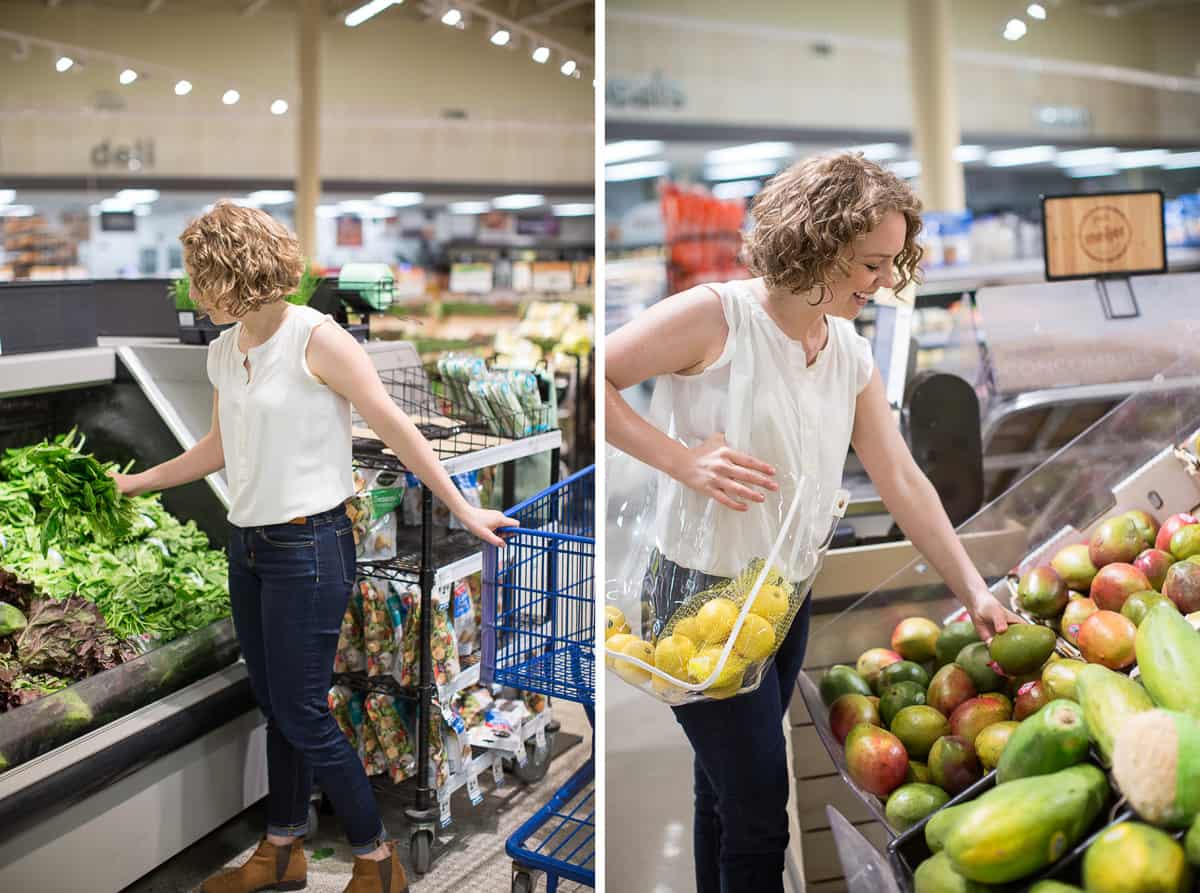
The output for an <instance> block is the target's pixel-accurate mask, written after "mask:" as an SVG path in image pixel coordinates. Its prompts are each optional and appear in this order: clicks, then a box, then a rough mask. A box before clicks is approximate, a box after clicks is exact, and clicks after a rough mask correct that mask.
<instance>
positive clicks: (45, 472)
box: [0, 431, 229, 710]
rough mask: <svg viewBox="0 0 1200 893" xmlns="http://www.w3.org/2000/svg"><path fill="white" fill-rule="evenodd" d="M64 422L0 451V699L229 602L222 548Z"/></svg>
mask: <svg viewBox="0 0 1200 893" xmlns="http://www.w3.org/2000/svg"><path fill="white" fill-rule="evenodd" d="M82 446H83V442H82V438H81V437H79V436H78V435H77V434H76V432H74V431H72V432H70V433H69V434H67V435H63V436H61V437H58V438H56V439H55V440H54V441H52V442H46V441H43V442H42V443H40V444H36V445H34V446H31V447H27V448H23V449H10V450H8V451H6V453H5V455H4V457H3V459H0V569H2V570H0V710H3V709H5V708H7V707H13V706H19V705H20V704H23V703H27V702H28V701H29V700H32V699H34V698H36V697H38V696H40V695H42V694H48V693H50V692H52V691H56V690H58V689H59V688H62V687H63V686H64V685H66V684H69V682H71V681H75V680H78V679H81V678H84V677H86V676H88V675H92V674H93V673H96V672H99V671H101V670H104V669H108V668H110V667H112V666H115V665H116V664H118V663H121V662H122V661H124V660H127V659H128V658H129V657H131V656H133V655H134V654H136V653H138V652H139V651H143V650H146V649H148V648H150V647H154V646H157V645H159V644H162V643H165V642H168V641H170V640H172V639H174V638H176V637H178V636H180V635H183V634H184V633H187V632H190V631H192V630H195V629H199V628H201V627H203V626H205V625H207V624H209V623H211V622H213V621H214V620H217V619H219V618H221V617H224V616H226V615H227V614H228V611H229V608H228V589H227V583H226V579H227V565H226V560H225V556H224V555H223V554H222V553H220V552H216V551H213V550H212V549H210V548H209V545H208V539H207V537H205V535H204V534H203V533H202V532H200V531H199V530H198V529H197V528H196V526H195V524H193V523H192V522H188V523H187V524H182V523H180V522H179V521H178V520H177V519H176V518H174V517H173V516H171V515H170V514H168V513H167V512H166V510H165V509H163V507H162V505H161V503H160V501H159V497H158V496H157V495H155V496H141V497H136V498H133V499H129V498H125V497H122V496H121V495H120V494H119V493H118V492H117V490H116V487H115V484H114V482H113V481H112V479H111V477H110V476H109V474H108V472H109V470H110V469H111V468H112V466H111V465H104V464H101V463H99V462H97V461H96V460H95V459H94V458H93V457H91V456H88V455H85V454H84V453H82V452H81V450H82Z"/></svg>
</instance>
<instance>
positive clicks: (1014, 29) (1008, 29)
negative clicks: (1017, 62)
mask: <svg viewBox="0 0 1200 893" xmlns="http://www.w3.org/2000/svg"><path fill="white" fill-rule="evenodd" d="M1028 30H1029V29H1028V28H1027V27H1026V26H1025V23H1024V22H1022V21H1021V20H1020V19H1009V20H1008V24H1007V25H1005V26H1004V39H1005V40H1020V39H1021V38H1022V37H1024V36H1025V33H1026V32H1027V31H1028Z"/></svg>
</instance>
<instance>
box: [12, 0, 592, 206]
mask: <svg viewBox="0 0 1200 893" xmlns="http://www.w3.org/2000/svg"><path fill="white" fill-rule="evenodd" d="M192 7H193V8H194V12H193V11H192V10H191V9H187V10H185V11H182V12H180V11H178V10H179V6H178V5H176V6H174V7H171V8H170V9H171V11H170V12H168V11H167V10H163V11H161V12H159V13H156V14H153V15H146V14H144V13H142V12H134V11H122V10H117V9H102V8H97V7H92V6H83V5H77V4H70V5H63V6H60V7H57V8H53V9H51V8H49V7H47V6H46V5H33V4H28V3H19V2H12V0H8V2H0V29H3V30H6V31H11V32H16V33H22V34H28V35H32V36H36V37H41V38H45V39H50V40H61V41H63V42H64V43H71V44H76V45H79V46H83V47H87V48H92V49H98V50H105V51H107V52H110V53H117V54H121V55H123V56H128V57H129V58H130V60H139V59H140V60H145V61H147V62H151V63H156V64H159V65H166V66H170V67H171V68H172V69H177V70H179V71H181V72H186V73H187V76H188V78H189V80H191V81H192V82H193V84H194V90H193V92H192V93H191V94H190V95H188V96H184V97H177V96H175V94H174V92H173V89H172V87H173V80H172V78H171V77H170V76H163V75H161V74H158V75H155V74H150V75H148V76H147V77H145V78H142V79H139V81H137V82H136V83H134V84H133V85H130V86H128V87H123V86H121V85H120V84H119V83H118V82H117V74H118V70H117V68H116V67H115V66H111V65H107V64H102V63H99V62H96V63H93V64H90V65H88V66H87V67H86V68H83V67H82V66H77V68H76V70H72V71H70V72H67V73H66V74H58V73H57V72H55V70H54V67H53V61H54V60H53V57H52V56H51V55H50V54H49V53H48V52H47V51H46V50H44V49H38V48H36V47H35V48H33V49H31V52H30V55H29V57H28V58H26V59H24V60H23V61H22V60H18V59H14V58H13V54H12V53H10V52H4V53H0V176H2V175H4V174H22V175H31V174H46V175H52V174H82V173H100V172H103V171H98V170H97V169H96V167H95V166H94V165H93V164H92V163H91V154H92V150H93V148H95V147H96V146H98V145H100V144H102V143H103V142H104V141H105V140H109V141H110V142H111V143H112V144H115V145H132V144H134V143H135V142H136V141H137V140H139V139H140V140H143V141H145V140H153V141H154V163H153V171H151V170H149V169H144V171H143V173H145V174H150V173H152V172H153V173H156V174H158V175H183V176H190V177H196V176H222V177H229V176H257V177H270V178H281V177H292V176H294V175H295V168H296V139H295V117H294V116H295V108H296V104H297V102H298V98H299V97H298V96H297V95H296V90H297V87H296V82H297V78H296V76H295V72H296V70H297V61H296V52H297V46H296V45H297V38H296V27H297V26H296V18H295V14H294V13H293V12H292V11H291V10H289V9H287V8H286V7H282V8H280V7H273V6H268V7H267V8H266V9H264V10H263V11H262V12H260V13H258V14H256V15H253V16H239V15H235V14H232V13H228V12H219V11H214V10H213V9H212V8H211V7H210V6H208V5H207V4H193V5H192ZM549 33H550V34H551V36H555V37H559V38H561V39H563V40H572V41H574V42H575V43H577V44H583V45H580V46H578V47H577V48H578V49H579V51H580V52H581V53H582V54H584V55H586V56H591V55H592V54H593V52H594V51H593V49H592V47H591V46H590V41H582V40H580V34H579V32H577V31H573V32H553V31H552V30H551V31H550V32H549ZM322 40H323V43H322V53H323V56H322V63H321V87H320V92H321V102H322V118H321V172H322V176H323V177H324V178H331V179H357V180H386V181H403V182H408V183H421V182H442V183H445V182H450V183H455V182H463V183H487V182H495V183H515V184H531V183H539V184H587V183H590V182H591V179H592V173H593V158H594V151H593V133H594V130H593V124H592V118H593V114H594V101H593V100H594V94H593V87H592V84H591V78H590V73H589V76H588V78H587V79H586V80H585V79H583V78H568V77H564V76H563V75H561V74H560V73H559V72H558V70H557V65H549V64H548V65H538V64H536V63H534V62H533V61H532V60H531V59H530V58H529V53H528V52H527V51H526V49H525V48H523V47H522V48H516V47H514V48H512V49H509V48H500V47H495V46H492V45H491V44H490V43H489V42H488V35H487V31H486V28H485V26H484V25H483V24H482V23H476V24H474V25H472V27H470V28H468V29H467V30H465V31H462V30H457V29H452V28H447V27H446V26H444V25H442V24H440V22H438V20H437V19H436V18H432V19H429V20H424V21H423V20H422V19H421V17H420V16H419V15H417V14H416V13H415V12H414V10H412V9H409V8H407V7H406V6H402V7H393V8H392V9H390V10H388V11H387V12H386V13H385V14H381V15H379V16H377V17H376V18H375V19H372V20H370V21H369V22H367V23H365V24H364V25H361V26H359V27H357V28H354V29H351V28H347V27H346V26H345V25H343V24H342V23H341V22H340V21H338V20H336V19H334V18H332V17H329V18H327V19H326V20H325V25H324V27H323V31H322ZM8 47H9V45H8V44H7V43H6V44H5V49H6V50H7V49H8ZM80 69H82V70H80ZM230 87H234V88H236V89H238V90H239V91H240V92H241V93H242V96H243V98H242V100H241V102H239V103H238V104H237V105H235V106H232V107H228V106H224V105H222V104H221V101H220V97H221V94H222V93H223V92H224V91H225V90H226V89H229V88H230ZM277 98H282V99H285V100H287V101H288V102H289V104H290V105H291V106H292V109H291V110H290V111H289V112H288V114H286V115H283V116H281V117H275V116H273V115H271V114H270V113H269V111H268V106H269V104H270V103H271V102H272V101H273V100H275V99H277Z"/></svg>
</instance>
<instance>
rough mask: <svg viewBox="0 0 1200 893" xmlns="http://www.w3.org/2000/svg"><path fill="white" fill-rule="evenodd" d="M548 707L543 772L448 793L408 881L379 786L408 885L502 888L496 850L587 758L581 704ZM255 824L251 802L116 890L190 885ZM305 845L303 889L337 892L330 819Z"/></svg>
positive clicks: (447, 890) (387, 799)
mask: <svg viewBox="0 0 1200 893" xmlns="http://www.w3.org/2000/svg"><path fill="white" fill-rule="evenodd" d="M554 712H555V717H556V718H557V719H558V721H559V722H560V723H561V725H562V729H561V731H560V732H559V735H558V737H557V740H556V757H555V759H554V760H553V762H552V763H551V764H550V769H549V771H548V772H547V774H546V777H545V779H543V780H542V781H541V782H540V783H538V784H537V785H534V786H531V787H525V786H524V785H522V784H521V783H520V782H518V781H517V780H516V779H515V778H513V777H511V776H510V777H509V778H508V779H507V780H506V782H505V784H504V786H503V787H502V788H501V789H500V790H499V792H496V793H493V790H492V782H491V778H490V774H488V776H487V777H485V778H481V779H480V786H481V788H482V789H483V792H484V800H483V803H482V804H481V805H480V806H479V807H477V808H473V807H472V806H471V804H470V801H469V800H468V799H467V794H466V791H465V790H462V791H459V792H458V793H456V794H455V795H454V797H453V799H452V800H451V810H452V812H453V814H454V825H453V827H452V828H451V830H450V831H448V832H443V835H442V837H441V838H440V839H439V843H438V844H437V846H436V847H435V850H434V853H435V858H434V864H433V870H432V871H431V872H430V873H429V874H428V875H426V876H425V877H424V878H423V879H420V880H413V879H412V871H411V868H409V865H408V836H407V823H406V821H405V819H404V801H403V800H401V799H400V798H399V797H397V796H396V795H395V793H393V792H391V791H388V790H387V789H386V788H385V789H384V790H383V791H381V793H380V798H379V799H380V806H381V808H382V811H383V819H384V822H385V823H386V824H387V826H388V829H389V830H390V831H391V832H392V833H393V834H395V835H396V836H397V837H398V838H399V839H400V840H401V842H402V844H403V845H402V846H401V849H400V854H401V858H402V859H403V860H404V862H405V867H406V868H407V869H408V870H409V877H410V886H411V887H412V889H413V891H420V893H451V891H454V893H459V891H464V890H469V891H480V893H493V891H494V893H507V891H508V890H509V888H510V886H511V877H512V872H511V865H512V862H511V860H510V859H509V858H508V856H507V855H505V852H504V844H505V842H506V841H507V840H508V836H509V835H510V834H511V833H513V832H514V831H515V830H516V829H517V828H518V827H519V826H520V825H521V824H522V823H523V822H524V821H525V820H526V819H527V818H529V816H531V815H532V814H533V813H534V812H535V811H537V809H538V808H539V807H541V806H542V805H543V804H544V803H545V802H546V800H547V799H549V797H550V796H551V795H552V794H553V793H554V791H555V790H556V789H557V788H558V787H559V785H561V784H562V783H563V782H565V781H566V780H567V778H569V777H570V776H571V774H572V773H573V772H574V771H575V770H576V769H578V768H579V767H580V766H581V765H582V764H583V763H584V762H585V761H586V760H587V758H588V754H589V752H590V749H591V727H590V726H589V725H588V721H587V717H586V716H585V715H584V712H583V708H582V707H580V706H579V705H578V704H573V703H569V702H566V701H555V703H554ZM580 738H582V743H580V742H579V739H580ZM564 745H565V746H566V750H565V751H564V750H563V748H564ZM405 790H407V788H406V789H405ZM261 829H262V807H261V804H259V805H257V806H255V807H254V808H252V809H249V810H247V811H246V812H244V813H242V815H240V816H238V817H237V818H235V819H233V820H232V821H230V822H228V823H227V824H225V825H223V826H222V827H221V828H218V829H217V830H216V831H214V832H213V833H212V834H210V835H208V836H207V837H205V838H204V839H202V840H200V841H198V842H197V843H195V844H194V845H192V846H191V847H189V848H188V849H187V850H185V851H184V852H182V853H180V854H179V855H178V856H176V857H175V858H174V859H172V860H171V861H170V862H168V863H167V864H166V865H163V866H161V867H159V869H158V870H157V871H154V872H153V873H151V874H149V875H147V876H146V877H144V878H142V879H141V880H140V881H138V882H137V883H136V884H133V885H131V886H129V887H127V888H126V890H125V891H124V893H182V891H192V890H198V889H199V885H200V883H201V882H202V881H203V880H204V878H206V877H208V875H210V874H212V873H213V872H214V871H216V870H218V869H219V868H220V867H221V866H223V865H224V866H230V867H232V866H235V865H238V864H240V863H241V862H242V861H244V860H245V859H246V858H247V857H248V856H249V855H250V853H251V852H252V851H253V850H254V847H255V845H256V844H257V842H258V836H259V834H260V833H261ZM305 848H306V850H307V852H308V858H309V867H308V887H307V889H308V890H309V891H310V893H341V891H342V890H343V889H344V888H345V886H346V884H347V883H349V879H350V869H351V865H352V857H351V854H350V849H349V846H348V845H347V844H346V841H345V838H344V837H342V833H341V828H340V825H339V823H338V821H337V819H336V818H335V817H334V816H321V826H320V829H319V830H318V832H317V834H315V835H314V836H313V838H312V839H311V840H309V841H308V842H307V845H306V847H305ZM330 851H331V852H330ZM314 853H320V854H321V855H322V856H323V858H319V859H314V858H313V854H314ZM537 889H538V890H545V880H544V879H540V880H539V884H538V888H537ZM585 889H587V888H584V887H580V886H578V885H575V884H560V885H559V890H560V891H563V893H581V891H583V890H585ZM610 889H620V888H617V887H610Z"/></svg>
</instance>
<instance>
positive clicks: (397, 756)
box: [366, 693, 417, 784]
mask: <svg viewBox="0 0 1200 893" xmlns="http://www.w3.org/2000/svg"><path fill="white" fill-rule="evenodd" d="M366 707H367V718H368V720H370V723H371V728H372V730H373V731H374V732H375V737H376V739H377V740H378V741H379V744H380V747H381V749H382V751H383V755H384V759H385V761H386V762H387V773H388V776H389V777H390V778H391V780H392V781H393V782H395V783H397V784H399V783H400V782H402V781H404V780H405V779H407V778H411V777H412V774H413V772H414V771H416V768H417V758H416V755H415V754H414V753H413V746H412V742H411V741H410V740H409V737H408V730H407V729H406V728H405V727H404V721H403V720H402V719H401V717H400V713H399V711H397V710H396V702H395V700H394V699H393V698H392V697H391V695H385V694H379V693H375V694H369V695H367V699H366Z"/></svg>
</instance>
